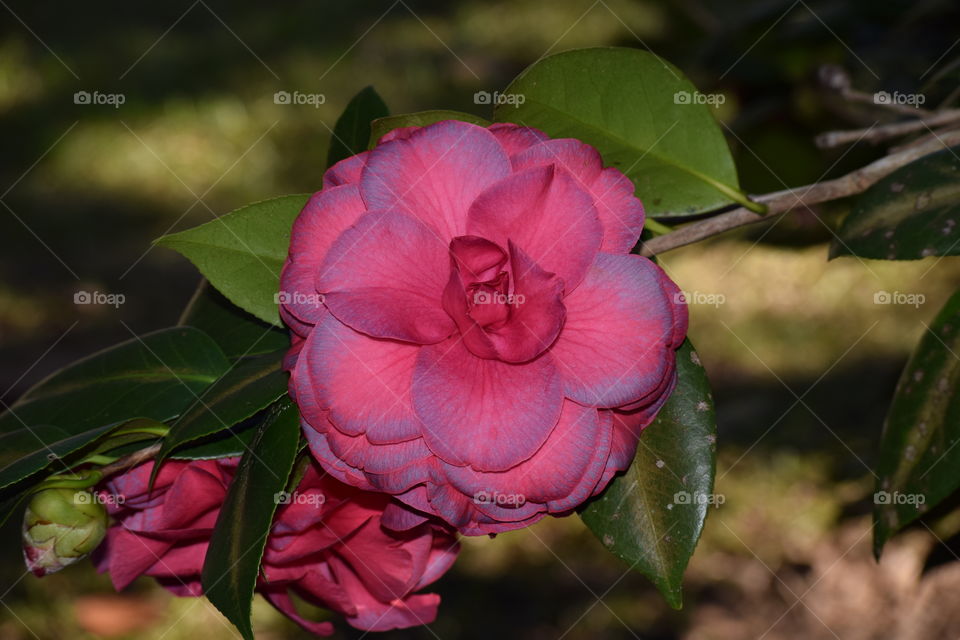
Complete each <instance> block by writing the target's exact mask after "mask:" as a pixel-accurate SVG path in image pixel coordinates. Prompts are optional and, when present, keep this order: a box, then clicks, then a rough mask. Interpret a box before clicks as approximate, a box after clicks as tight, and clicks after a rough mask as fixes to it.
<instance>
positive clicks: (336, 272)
mask: <svg viewBox="0 0 960 640" xmlns="http://www.w3.org/2000/svg"><path fill="white" fill-rule="evenodd" d="M387 247H389V250H385V249H386V248H387ZM448 264H449V258H448V257H447V244H446V242H445V241H444V242H441V241H440V240H439V239H438V237H437V235H436V232H434V231H433V230H432V229H429V228H428V227H427V226H426V225H424V224H423V223H421V222H419V221H418V220H417V219H416V218H412V217H410V216H408V215H405V214H403V213H400V212H397V211H378V212H371V213H367V214H366V215H364V216H363V217H361V218H360V220H359V221H358V222H357V223H356V224H355V225H354V226H353V227H351V228H350V229H348V230H347V231H345V232H343V233H342V234H341V235H340V237H339V238H337V240H336V241H335V242H334V244H333V246H332V247H331V248H330V251H329V252H328V253H327V256H326V259H325V260H324V262H323V264H322V265H321V266H320V273H319V275H318V277H317V289H318V290H319V291H320V292H321V293H323V294H324V301H325V303H326V305H327V308H329V309H330V311H331V312H332V313H333V315H335V316H336V317H337V319H338V320H340V321H341V322H343V323H344V324H346V325H349V326H350V327H352V328H354V329H356V330H357V331H362V332H363V333H366V334H367V335H370V336H373V337H375V338H392V339H395V340H403V341H406V342H413V343H418V344H431V343H434V342H439V341H440V340H443V339H444V338H446V337H447V336H449V335H450V334H451V333H452V332H453V331H454V329H455V326H454V324H453V321H452V320H450V317H449V316H448V315H447V314H446V313H445V312H444V311H443V308H442V307H441V305H440V299H441V296H442V295H443V288H444V285H445V284H446V280H447V270H448Z"/></svg>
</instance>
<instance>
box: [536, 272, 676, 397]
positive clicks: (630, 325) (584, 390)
mask: <svg viewBox="0 0 960 640" xmlns="http://www.w3.org/2000/svg"><path fill="white" fill-rule="evenodd" d="M564 304H565V305H566V307H567V323H566V325H565V326H564V328H563V332H562V333H561V334H560V337H559V338H558V339H557V341H556V343H554V345H553V347H552V348H551V350H550V353H551V355H553V357H554V359H555V361H556V363H557V368H558V369H559V371H560V374H561V376H562V377H563V381H564V393H566V395H567V397H568V398H571V399H573V400H575V401H577V402H579V403H581V404H585V405H588V406H594V407H617V406H620V405H623V404H627V403H630V402H633V401H635V400H637V399H638V398H640V397H643V396H644V395H646V394H647V393H649V392H650V390H652V389H655V388H656V387H657V386H658V385H659V384H660V382H661V380H663V377H664V375H665V373H666V370H667V368H668V365H669V362H670V357H671V354H672V347H671V340H672V337H673V323H674V315H673V314H674V309H673V306H674V304H673V301H672V300H671V299H668V298H667V295H666V294H665V292H664V291H663V289H662V288H661V286H660V275H659V267H657V266H656V265H654V264H653V263H652V262H650V261H649V260H647V259H646V258H641V257H640V256H632V255H611V254H605V253H601V254H599V255H598V256H597V261H596V262H595V263H594V265H593V266H592V267H591V269H590V272H589V273H588V274H587V277H586V279H585V280H584V282H583V284H582V285H581V286H580V288H579V289H577V290H576V291H575V292H574V293H573V294H571V295H569V296H567V297H566V298H565V299H564Z"/></svg>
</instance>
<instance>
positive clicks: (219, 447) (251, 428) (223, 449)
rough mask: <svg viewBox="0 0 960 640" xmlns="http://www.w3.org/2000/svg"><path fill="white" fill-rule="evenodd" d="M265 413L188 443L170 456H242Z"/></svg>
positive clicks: (179, 458)
mask: <svg viewBox="0 0 960 640" xmlns="http://www.w3.org/2000/svg"><path fill="white" fill-rule="evenodd" d="M266 417H267V413H266V412H265V411H261V412H260V413H258V414H256V415H255V416H253V417H252V418H250V419H248V420H244V421H243V422H241V423H240V424H237V425H234V426H232V427H230V428H229V429H227V430H225V431H220V432H218V433H214V434H212V435H209V436H206V437H204V438H200V439H199V440H194V441H193V442H189V443H187V444H185V445H183V446H182V447H179V448H178V449H177V450H176V451H174V452H173V453H171V454H170V457H171V458H173V459H175V460H210V459H213V458H229V457H233V456H240V455H243V454H244V452H245V451H246V450H247V447H249V446H250V441H251V440H253V437H254V436H255V435H256V433H257V428H258V427H259V426H260V425H261V424H263V421H264V420H265V419H266Z"/></svg>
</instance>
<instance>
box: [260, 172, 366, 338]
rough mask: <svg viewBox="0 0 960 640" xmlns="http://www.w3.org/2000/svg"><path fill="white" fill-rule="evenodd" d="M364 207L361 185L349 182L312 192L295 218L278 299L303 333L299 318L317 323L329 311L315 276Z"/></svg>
mask: <svg viewBox="0 0 960 640" xmlns="http://www.w3.org/2000/svg"><path fill="white" fill-rule="evenodd" d="M365 211H366V207H365V206H364V204H363V200H361V199H360V191H359V189H357V187H356V185H352V184H346V185H343V186H339V187H332V188H329V189H324V190H323V191H320V192H318V193H315V194H313V196H311V198H310V199H309V200H308V201H307V204H306V205H305V206H304V207H303V210H302V211H300V215H298V216H297V219H296V220H295V221H294V223H293V230H292V231H291V234H290V253H289V254H288V255H287V261H286V263H284V265H283V271H282V272H281V274H280V294H279V296H278V300H279V301H280V303H281V305H282V306H283V309H284V310H285V311H287V312H288V313H290V314H291V315H293V316H294V325H293V326H294V329H295V330H298V331H299V332H300V333H303V329H302V327H299V326H297V323H296V321H299V322H301V323H309V324H314V323H316V322H317V321H318V320H319V319H320V318H321V317H322V316H323V314H324V313H326V308H325V307H324V306H323V298H322V296H321V295H320V293H319V292H318V291H317V287H316V280H317V275H318V269H319V267H320V265H321V264H322V263H323V259H324V257H326V255H327V251H329V250H330V247H331V246H332V245H333V243H334V241H335V240H336V239H337V238H338V237H339V236H340V234H341V233H343V232H344V231H345V230H347V229H348V228H349V227H350V226H351V225H353V224H354V223H355V222H356V221H357V219H358V218H360V216H361V215H362V214H363V213H364V212H365Z"/></svg>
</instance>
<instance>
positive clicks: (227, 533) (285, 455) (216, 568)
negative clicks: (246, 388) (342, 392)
mask: <svg viewBox="0 0 960 640" xmlns="http://www.w3.org/2000/svg"><path fill="white" fill-rule="evenodd" d="M299 443H300V420H299V415H298V413H297V408H296V406H295V405H294V404H293V403H292V402H290V401H289V400H285V401H284V402H282V403H279V404H278V405H277V406H276V407H275V408H274V409H273V410H272V411H271V415H270V417H269V418H268V419H267V420H266V421H265V422H264V423H263V425H262V426H261V427H260V429H259V430H258V432H257V435H256V437H255V438H254V440H253V442H252V443H251V444H250V450H249V451H248V452H247V453H246V454H244V456H243V459H242V460H241V461H240V466H239V467H238V468H237V475H236V477H235V478H234V480H233V482H232V483H231V484H230V489H229V491H228V492H227V497H226V499H225V500H224V503H223V509H222V510H221V511H220V515H219V517H218V518H217V524H216V526H215V527H214V530H213V536H212V537H211V539H210V546H209V548H208V551H207V556H206V558H205V559H204V563H203V573H202V576H201V580H202V584H203V593H204V595H206V597H207V598H208V599H209V600H210V602H212V603H213V604H214V606H215V607H217V609H219V610H220V612H221V613H222V614H223V615H225V616H226V617H227V619H228V620H230V622H232V623H233V624H234V625H235V626H236V627H237V629H239V630H240V633H241V634H242V635H243V637H244V638H245V639H247V640H253V628H252V624H251V620H250V614H251V602H252V600H253V590H254V587H255V586H256V583H257V574H258V573H259V569H260V559H261V557H262V556H263V549H264V545H265V544H266V541H267V536H268V535H269V533H270V525H271V522H272V521H273V514H274V512H275V511H276V509H277V504H278V502H279V501H278V500H277V494H278V493H280V492H282V491H283V490H284V488H285V487H286V483H287V478H288V477H289V475H290V470H291V469H292V468H293V461H294V459H295V458H296V455H297V451H298V450H299Z"/></svg>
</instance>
